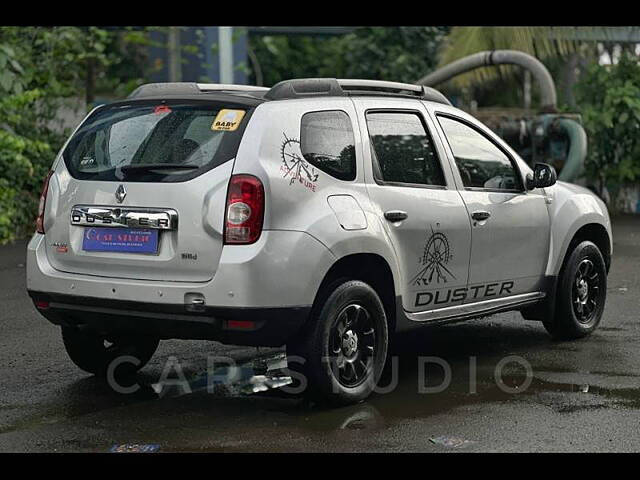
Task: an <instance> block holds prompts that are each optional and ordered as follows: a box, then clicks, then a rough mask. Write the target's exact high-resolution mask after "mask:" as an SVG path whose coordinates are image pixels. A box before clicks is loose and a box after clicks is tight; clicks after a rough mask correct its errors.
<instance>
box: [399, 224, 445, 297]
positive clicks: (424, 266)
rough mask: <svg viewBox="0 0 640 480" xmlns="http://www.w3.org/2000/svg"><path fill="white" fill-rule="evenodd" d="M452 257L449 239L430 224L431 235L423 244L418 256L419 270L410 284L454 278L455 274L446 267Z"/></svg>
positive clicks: (428, 283) (424, 283)
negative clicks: (422, 249)
mask: <svg viewBox="0 0 640 480" xmlns="http://www.w3.org/2000/svg"><path fill="white" fill-rule="evenodd" d="M452 258H453V255H452V254H451V248H450V247H449V240H448V239H447V236H446V235H445V234H444V233H442V232H436V231H434V229H433V226H431V236H430V237H429V239H428V240H427V243H426V244H425V246H424V252H423V254H422V256H421V257H420V271H419V272H418V274H417V275H416V276H415V277H413V278H412V279H411V282H409V284H410V285H422V286H424V285H430V284H431V283H432V282H436V283H441V282H442V283H447V281H448V280H450V279H455V278H456V277H455V275H454V274H453V273H451V270H449V269H448V268H447V263H449V261H450V260H451V259H452Z"/></svg>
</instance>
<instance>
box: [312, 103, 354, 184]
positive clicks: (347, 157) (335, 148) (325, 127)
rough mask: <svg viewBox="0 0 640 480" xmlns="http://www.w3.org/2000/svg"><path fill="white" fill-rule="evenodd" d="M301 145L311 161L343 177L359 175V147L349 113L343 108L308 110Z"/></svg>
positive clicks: (337, 176)
mask: <svg viewBox="0 0 640 480" xmlns="http://www.w3.org/2000/svg"><path fill="white" fill-rule="evenodd" d="M300 149H301V151H302V155H303V156H304V158H305V160H306V161H307V162H309V163H310V164H311V165H314V166H316V167H318V168H319V169H320V170H322V171H324V172H326V173H328V174H329V175H331V176H333V177H335V178H338V179H340V180H354V179H355V178H356V150H355V139H354V136H353V128H352V127H351V120H350V119H349V116H348V115H347V114H346V113H345V112H342V111H339V110H332V111H326V112H311V113H305V114H304V115H303V116H302V121H301V124H300Z"/></svg>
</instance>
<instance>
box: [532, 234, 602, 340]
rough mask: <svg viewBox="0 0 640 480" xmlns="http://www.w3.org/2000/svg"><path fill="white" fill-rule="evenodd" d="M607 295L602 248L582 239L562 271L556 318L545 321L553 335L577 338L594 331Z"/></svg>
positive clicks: (598, 322) (558, 289)
mask: <svg viewBox="0 0 640 480" xmlns="http://www.w3.org/2000/svg"><path fill="white" fill-rule="evenodd" d="M606 296H607V269H606V265H605V261H604V258H603V256H602V253H601V252H600V250H599V249H598V247H597V246H596V245H595V244H594V243H593V242H590V241H583V242H580V243H579V244H578V245H576V246H575V248H574V249H573V250H572V251H571V253H570V254H569V257H568V258H567V261H566V262H565V263H564V265H563V266H562V269H561V270H560V275H559V277H558V287H557V290H556V306H555V314H554V315H553V318H550V319H547V320H544V321H543V324H544V327H545V328H546V329H547V332H549V333H550V334H551V336H552V337H553V338H555V339H558V340H574V339H578V338H582V337H585V336H587V335H590V334H591V333H593V332H594V331H595V330H596V328H598V325H599V324H600V320H601V318H602V313H603V312H604V306H605V300H606Z"/></svg>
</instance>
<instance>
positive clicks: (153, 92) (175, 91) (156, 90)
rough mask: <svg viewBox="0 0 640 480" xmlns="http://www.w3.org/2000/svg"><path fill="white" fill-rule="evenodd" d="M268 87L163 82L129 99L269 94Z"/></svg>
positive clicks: (137, 91) (142, 88) (136, 91)
mask: <svg viewBox="0 0 640 480" xmlns="http://www.w3.org/2000/svg"><path fill="white" fill-rule="evenodd" d="M268 90H269V89H268V88H267V87H254V86H253V85H233V84H226V83H195V82H163V83H147V84H145V85H141V86H139V87H138V88H136V89H135V90H134V91H133V92H131V93H130V94H129V96H128V97H127V98H142V97H157V96H164V95H198V94H200V93H207V92H238V93H242V92H246V93H251V92H253V93H257V92H267V91H268Z"/></svg>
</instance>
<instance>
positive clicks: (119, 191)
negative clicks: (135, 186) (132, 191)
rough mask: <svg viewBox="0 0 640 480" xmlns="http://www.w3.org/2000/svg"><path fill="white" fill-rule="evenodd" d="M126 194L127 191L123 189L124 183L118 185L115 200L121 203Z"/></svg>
mask: <svg viewBox="0 0 640 480" xmlns="http://www.w3.org/2000/svg"><path fill="white" fill-rule="evenodd" d="M126 196H127V191H126V190H125V189H124V185H120V186H119V187H118V189H117V190H116V200H117V201H118V203H122V202H123V201H124V197H126Z"/></svg>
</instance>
